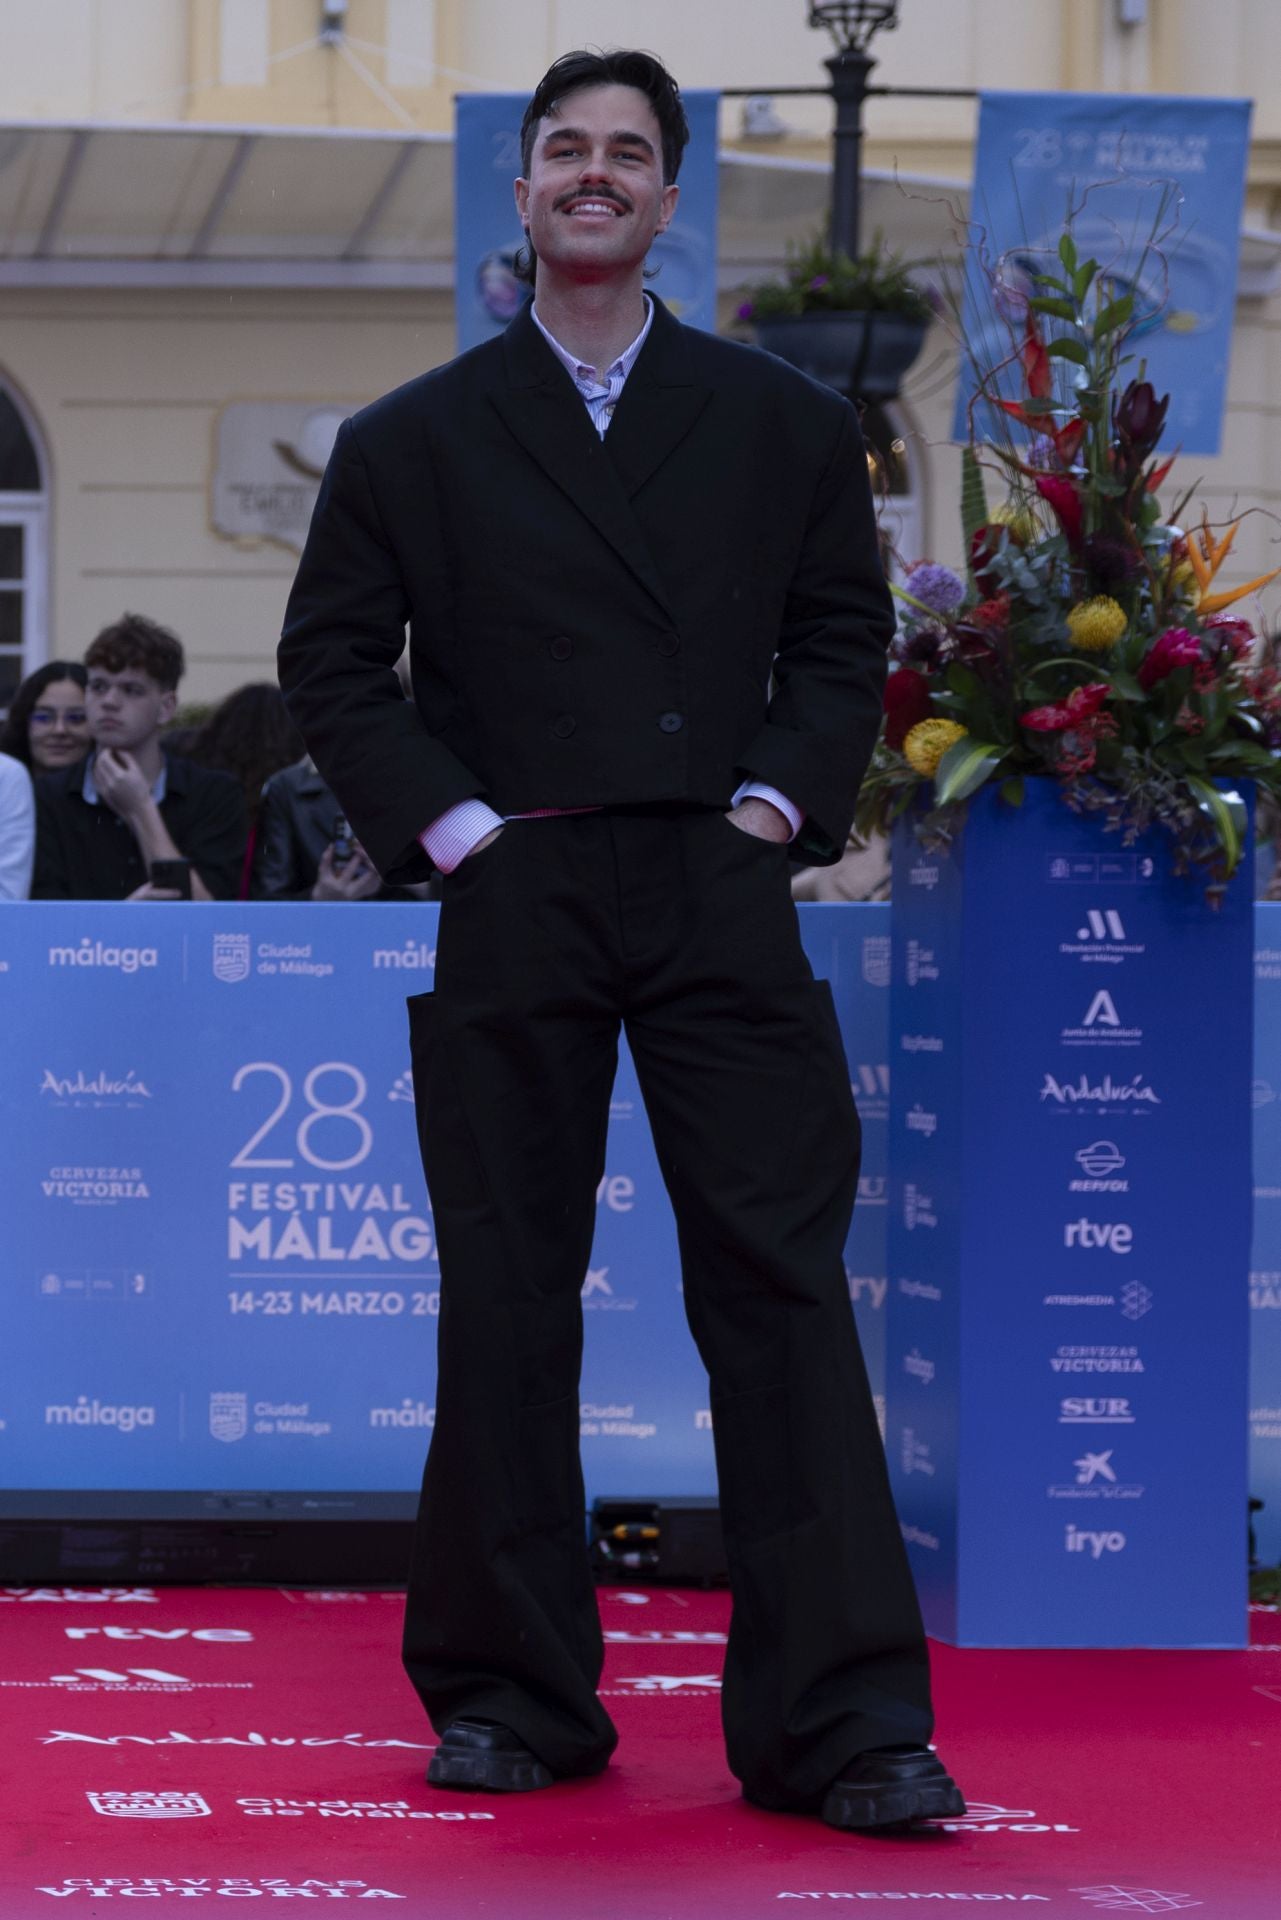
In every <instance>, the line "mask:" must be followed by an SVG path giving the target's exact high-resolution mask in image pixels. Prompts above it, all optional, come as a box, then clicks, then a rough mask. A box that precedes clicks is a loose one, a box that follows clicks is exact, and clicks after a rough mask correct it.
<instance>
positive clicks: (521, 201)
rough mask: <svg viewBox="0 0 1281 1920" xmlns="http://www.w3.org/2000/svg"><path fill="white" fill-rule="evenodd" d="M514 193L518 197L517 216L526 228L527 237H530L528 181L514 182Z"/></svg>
mask: <svg viewBox="0 0 1281 1920" xmlns="http://www.w3.org/2000/svg"><path fill="white" fill-rule="evenodd" d="M512 191H513V193H514V194H515V195H516V216H517V218H518V219H519V221H520V224H521V226H522V227H524V229H525V233H526V235H528V233H529V224H528V218H527V216H528V212H529V182H528V180H513V181H512Z"/></svg>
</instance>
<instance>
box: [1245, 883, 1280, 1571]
mask: <svg viewBox="0 0 1281 1920" xmlns="http://www.w3.org/2000/svg"><path fill="white" fill-rule="evenodd" d="M1254 912H1255V951H1254V1008H1255V1039H1254V1097H1253V1105H1254V1248H1253V1251H1252V1253H1251V1256H1250V1492H1251V1493H1252V1494H1254V1495H1255V1497H1256V1498H1257V1499H1260V1500H1262V1502H1263V1509H1262V1512H1260V1513H1259V1514H1258V1515H1256V1517H1255V1522H1254V1530H1255V1545H1256V1551H1257V1554H1258V1558H1259V1561H1260V1562H1261V1564H1263V1565H1264V1566H1275V1564H1276V1563H1277V1561H1279V1560H1281V905H1278V904H1276V903H1274V902H1271V901H1260V902H1259V904H1258V905H1257V906H1256V907H1255V910H1254Z"/></svg>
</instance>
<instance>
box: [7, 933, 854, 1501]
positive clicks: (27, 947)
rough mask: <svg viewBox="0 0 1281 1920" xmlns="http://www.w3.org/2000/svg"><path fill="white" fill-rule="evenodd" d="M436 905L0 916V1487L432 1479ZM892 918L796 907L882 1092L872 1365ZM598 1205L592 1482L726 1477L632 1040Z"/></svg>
mask: <svg viewBox="0 0 1281 1920" xmlns="http://www.w3.org/2000/svg"><path fill="white" fill-rule="evenodd" d="M438 913H439V909H438V908H437V907H435V906H432V905H425V904H424V905H417V904H408V905H372V904H365V905H361V906H360V907H358V908H355V909H353V910H351V911H342V910H340V909H332V908H321V907H316V906H314V905H312V904H310V903H304V904H282V905H275V904H271V905H267V904H253V905H243V904H241V905H234V906H233V905H175V906H173V907H171V908H169V909H166V910H163V911H162V910H160V909H158V908H139V907H138V906H137V905H135V904H130V903H121V904H114V903H112V904H107V903H103V904H99V903H94V904H93V905H88V904H86V903H80V902H74V903H73V902H66V903H64V902H51V903H47V904H45V903H23V904H14V905H10V906H5V907H0V1009H2V1010H3V1017H4V1027H5V1032H6V1034H7V1036H8V1039H7V1043H6V1072H5V1075H4V1077H3V1081H2V1082H0V1144H2V1146H3V1151H4V1156H5V1163H6V1170H7V1177H8V1181H9V1187H8V1191H9V1194H10V1196H11V1197H10V1207H9V1213H8V1230H7V1233H6V1254H7V1264H6V1285H5V1288H4V1290H3V1294H2V1295H0V1351H2V1352H3V1353H4V1356H5V1363H4V1368H3V1374H2V1376H0V1472H3V1475H4V1478H5V1482H6V1484H7V1485H9V1486H10V1487H24V1488H33V1489H37V1488H82V1489H84V1488H107V1489H117V1488H118V1489H122V1490H128V1489H137V1490H162V1489H163V1490H170V1491H182V1490H193V1489H195V1490H199V1489H204V1488H221V1489H226V1490H232V1489H257V1490H262V1489H275V1490H279V1491H281V1492H285V1491H291V1490H300V1489H312V1490H314V1489H328V1490H331V1491H335V1492H337V1491H340V1490H348V1491H349V1490H353V1489H354V1490H365V1491H371V1492H374V1491H395V1490H405V1491H410V1490H412V1489H414V1488H415V1487H416V1486H417V1484H418V1480H419V1476H420V1474H421V1470H422V1461H423V1457H424V1454H425V1451H426V1446H427V1442H428V1441H429V1439H430V1437H431V1427H432V1422H433V1419H434V1408H435V1377H436V1376H435V1332H436V1321H437V1317H438V1314H439V1310H440V1271H439V1266H438V1262H437V1257H436V1245H435V1237H434V1233H433V1225H432V1218H431V1211H430V1207H429V1205H428V1201H427V1194H426V1190H425V1187H424V1184H423V1180H422V1174H421V1170H420V1166H419V1159H418V1147H417V1139H416V1134H415V1127H414V1113H413V1103H412V1088H411V1082H410V1069H409V1042H408V1028H407V1021H406V1012H405V1001H406V998H407V996H409V995H412V994H416V993H419V992H422V991H427V990H430V988H431V986H432V982H433V972H434V960H435V941H436V927H437V918H438ZM888 913H889V910H888V908H885V907H876V908H871V909H867V910H860V911H858V912H855V911H853V910H851V909H849V908H846V907H839V906H806V907H803V908H802V909H801V925H802V929H803V935H804V938H805V941H806V945H807V948H808V950H809V952H810V955H811V958H812V961H813V964H814V966H815V968H816V971H818V972H819V973H824V974H826V976H827V977H828V978H829V979H830V980H831V981H832V983H833V987H834V990H835V995H836V999H837V1003H838V1006H839V1008H840V1014H841V1021H842V1026H843V1029H844V1033H845V1038H846V1044H847V1047H848V1049H849V1054H850V1061H851V1073H852V1076H853V1077H854V1078H855V1082H856V1087H857V1090H858V1092H859V1097H860V1100H861V1101H862V1105H863V1119H864V1130H865V1138H866V1142H867V1152H866V1160H865V1193H866V1195H867V1199H868V1204H866V1205H865V1206H863V1207H861V1208H860V1209H859V1210H858V1211H857V1213H856V1219H855V1225H854V1228H853V1231H852V1233H851V1236H850V1241H849V1247H848V1252H847V1262H846V1264H847V1268H848V1271H849V1275H850V1291H851V1295H852V1298H853V1302H854V1307H855V1311H856V1313H857V1315H858V1317H859V1319H860V1322H861V1323H862V1324H863V1327H864V1332H865V1336H866V1337H867V1338H868V1340H869V1345H870V1347H871V1350H872V1351H871V1355H870V1358H871V1361H872V1369H873V1372H874V1374H876V1373H877V1371H878V1368H879V1364H880V1362H879V1358H878V1355H879V1352H880V1349H881V1347H882V1346H883V1337H884V1336H883V1332H882V1330H881V1329H882V1327H883V1303H884V1298H885V1265H884V1253H883V1243H884V1226H885V1207H884V1193H885V1169H886V1145H885V1136H886V1132H887V1123H888V1105H887V1092H886V1089H887V1084H888V1082H887V1069H886V1067H885V1041H884V1035H885V1025H886V1020H887V1016H888V999H889V995H888V979H889V954H888ZM86 928H87V929H88V931H86ZM36 1008H38V1009H39V1010H40V1017H39V1018H34V1017H33V1009H36ZM596 1216H597V1231H596V1238H595V1245H594V1248H593V1252H592V1256H591V1261H590V1264H589V1268H588V1271H587V1273H586V1274H585V1275H584V1279H583V1294H582V1298H583V1312H584V1320H585V1325H586V1359H585V1364H584V1370H583V1382H582V1435H583V1455H584V1464H585V1473H586V1479H587V1485H588V1489H589V1492H590V1493H591V1494H592V1495H596V1494H610V1495H628V1494H633V1493H666V1494H686V1495H688V1494H707V1493H711V1492H712V1491H713V1490H714V1487H715V1475H714V1467H713V1461H712V1435H711V1417H710V1413H709V1411H708V1405H709V1401H708V1391H707V1380H706V1375H705V1374H704V1372H703V1369H702V1366H701V1364H700V1362H699V1359H698V1356H697V1353H696V1351H695V1348H694V1345H693V1341H692V1339H691V1338H690V1335H689V1333H688V1330H687V1328H686V1325H685V1316H684V1310H683V1301H682V1295H681V1287H680V1268H679V1261H678V1257H677V1248H676V1234H675V1227H674V1223H673V1220H672V1216H671V1210H670V1207H669V1205H668V1201H667V1196H666V1193H665V1190H664V1187H663V1183H662V1179H661V1176H660V1172H659V1168H658V1163H657V1159H656V1156H655V1153H654V1148H653V1144H652V1141H651V1139H650V1134H649V1128H648V1124H647V1122H646V1119H645V1113H644V1107H643V1105H642V1102H641V1097H640V1090H639V1088H638V1086H637V1084H636V1077H635V1072H634V1069H633V1067H632V1063H631V1059H630V1056H629V1055H628V1054H627V1052H626V1049H624V1050H623V1056H622V1060H621V1063H620V1069H619V1075H618V1079H617V1083H616V1085H615V1088H614V1096H613V1103H612V1114H611V1123H610V1131H609V1138H608V1146H607V1154H606V1170H605V1174H604V1177H603V1179H602V1180H601V1182H600V1186H599V1188H598V1190H597V1194H596Z"/></svg>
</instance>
